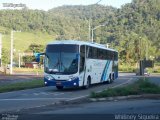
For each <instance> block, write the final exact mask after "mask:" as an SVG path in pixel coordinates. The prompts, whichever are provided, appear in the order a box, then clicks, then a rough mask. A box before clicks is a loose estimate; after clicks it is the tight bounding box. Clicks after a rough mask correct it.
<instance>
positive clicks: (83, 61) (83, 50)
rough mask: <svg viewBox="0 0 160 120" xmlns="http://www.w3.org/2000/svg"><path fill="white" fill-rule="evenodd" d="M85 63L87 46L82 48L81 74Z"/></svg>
mask: <svg viewBox="0 0 160 120" xmlns="http://www.w3.org/2000/svg"><path fill="white" fill-rule="evenodd" d="M84 63H85V46H84V45H82V46H81V47H80V70H79V71H80V72H82V71H83V70H84Z"/></svg>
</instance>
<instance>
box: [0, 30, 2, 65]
mask: <svg viewBox="0 0 160 120" xmlns="http://www.w3.org/2000/svg"><path fill="white" fill-rule="evenodd" d="M1 66H2V34H1V33H0V67H1Z"/></svg>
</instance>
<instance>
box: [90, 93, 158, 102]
mask: <svg viewBox="0 0 160 120" xmlns="http://www.w3.org/2000/svg"><path fill="white" fill-rule="evenodd" d="M147 98H148V99H157V98H160V94H142V95H129V96H116V97H106V98H89V101H91V102H99V101H117V100H128V99H147Z"/></svg>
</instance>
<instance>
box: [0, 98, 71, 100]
mask: <svg viewBox="0 0 160 120" xmlns="http://www.w3.org/2000/svg"><path fill="white" fill-rule="evenodd" d="M54 99H59V100H63V99H64V100H65V99H69V98H24V99H0V101H29V100H54Z"/></svg>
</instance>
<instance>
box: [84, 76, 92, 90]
mask: <svg viewBox="0 0 160 120" xmlns="http://www.w3.org/2000/svg"><path fill="white" fill-rule="evenodd" d="M90 85H91V78H90V76H89V77H88V79H87V84H86V85H85V86H84V87H83V88H84V89H88V88H89V87H90Z"/></svg>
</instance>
